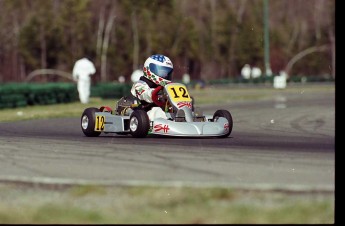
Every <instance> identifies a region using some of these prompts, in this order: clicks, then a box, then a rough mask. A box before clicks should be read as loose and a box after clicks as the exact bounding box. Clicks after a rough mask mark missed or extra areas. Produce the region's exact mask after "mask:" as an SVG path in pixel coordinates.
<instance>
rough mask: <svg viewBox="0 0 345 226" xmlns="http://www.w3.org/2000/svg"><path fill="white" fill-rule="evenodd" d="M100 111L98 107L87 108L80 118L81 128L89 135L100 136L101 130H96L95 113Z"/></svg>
mask: <svg viewBox="0 0 345 226" xmlns="http://www.w3.org/2000/svg"><path fill="white" fill-rule="evenodd" d="M96 112H100V110H99V109H98V108H93V107H91V108H86V109H85V110H84V112H83V114H82V115H81V118H80V126H81V130H82V131H83V133H84V134H85V136H87V137H98V136H99V135H100V134H101V132H97V131H95V123H96V117H95V113H96Z"/></svg>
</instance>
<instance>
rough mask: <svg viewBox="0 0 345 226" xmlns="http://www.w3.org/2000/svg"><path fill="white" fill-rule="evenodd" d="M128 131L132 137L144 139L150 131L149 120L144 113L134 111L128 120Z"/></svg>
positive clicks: (142, 111) (139, 110)
mask: <svg viewBox="0 0 345 226" xmlns="http://www.w3.org/2000/svg"><path fill="white" fill-rule="evenodd" d="M129 130H130V133H131V135H132V136H133V137H135V138H144V137H146V136H147V134H148V132H149V130H150V119H149V116H148V115H147V113H146V111H144V110H141V109H138V110H134V111H133V112H132V114H131V116H130V118H129Z"/></svg>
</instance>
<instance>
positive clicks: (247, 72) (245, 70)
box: [241, 64, 251, 79]
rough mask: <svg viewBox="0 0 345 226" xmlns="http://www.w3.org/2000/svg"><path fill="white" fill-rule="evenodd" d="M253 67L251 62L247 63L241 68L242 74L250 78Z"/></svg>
mask: <svg viewBox="0 0 345 226" xmlns="http://www.w3.org/2000/svg"><path fill="white" fill-rule="evenodd" d="M250 74H251V68H250V66H249V64H245V65H244V66H243V68H242V70H241V75H242V77H243V78H244V79H250Z"/></svg>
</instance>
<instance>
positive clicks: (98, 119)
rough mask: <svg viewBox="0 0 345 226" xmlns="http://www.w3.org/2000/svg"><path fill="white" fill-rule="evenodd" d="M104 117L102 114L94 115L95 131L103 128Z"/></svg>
mask: <svg viewBox="0 0 345 226" xmlns="http://www.w3.org/2000/svg"><path fill="white" fill-rule="evenodd" d="M104 123H105V117H104V116H102V115H97V116H96V123H95V131H102V130H104Z"/></svg>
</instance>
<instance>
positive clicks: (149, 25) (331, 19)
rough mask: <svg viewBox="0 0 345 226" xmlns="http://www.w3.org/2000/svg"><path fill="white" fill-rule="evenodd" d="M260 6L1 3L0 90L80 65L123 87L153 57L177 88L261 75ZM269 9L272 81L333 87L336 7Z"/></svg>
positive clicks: (74, 0)
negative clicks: (324, 82)
mask: <svg viewBox="0 0 345 226" xmlns="http://www.w3.org/2000/svg"><path fill="white" fill-rule="evenodd" d="M264 1H265V0H0V15H1V17H0V40H1V42H0V82H12V81H14V82H22V81H25V79H26V78H27V76H28V74H29V73H30V72H32V71H34V70H37V69H56V70H59V71H64V72H71V71H72V68H73V65H74V63H75V61H76V60H77V59H79V58H81V57H84V56H88V57H90V58H91V59H92V60H93V62H94V63H95V65H96V68H97V73H96V77H95V79H96V80H97V81H100V82H108V81H114V80H117V79H118V78H119V76H125V78H126V80H127V81H128V80H130V75H131V73H132V72H133V70H135V69H138V68H141V67H142V66H143V63H144V61H145V59H146V58H147V57H148V56H150V55H152V54H154V53H160V54H165V55H167V56H169V58H170V59H171V60H172V61H173V63H174V76H175V78H176V79H181V77H182V75H183V74H184V73H189V74H190V75H191V78H192V79H204V80H209V79H224V78H234V77H237V76H239V75H240V70H241V68H242V67H243V65H245V64H247V63H248V64H250V65H252V66H258V67H260V68H261V69H262V70H263V71H264V68H265V62H264V13H263V11H264V10H263V7H264ZM267 1H268V7H269V8H268V10H269V14H268V22H269V23H268V24H269V47H270V48H269V53H270V66H271V69H272V72H273V74H278V73H279V71H281V70H285V69H286V68H287V66H288V69H289V70H290V71H289V74H290V75H291V76H294V75H305V76H333V78H334V76H335V63H334V62H335V0H267ZM298 54H299V55H298ZM296 56H297V57H296ZM298 56H299V58H298ZM302 56H303V57H302ZM296 59H298V60H296ZM292 62H293V64H292ZM44 79H46V80H44ZM41 80H43V81H51V80H53V81H55V80H57V78H50V77H49V78H48V77H47V78H41Z"/></svg>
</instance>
